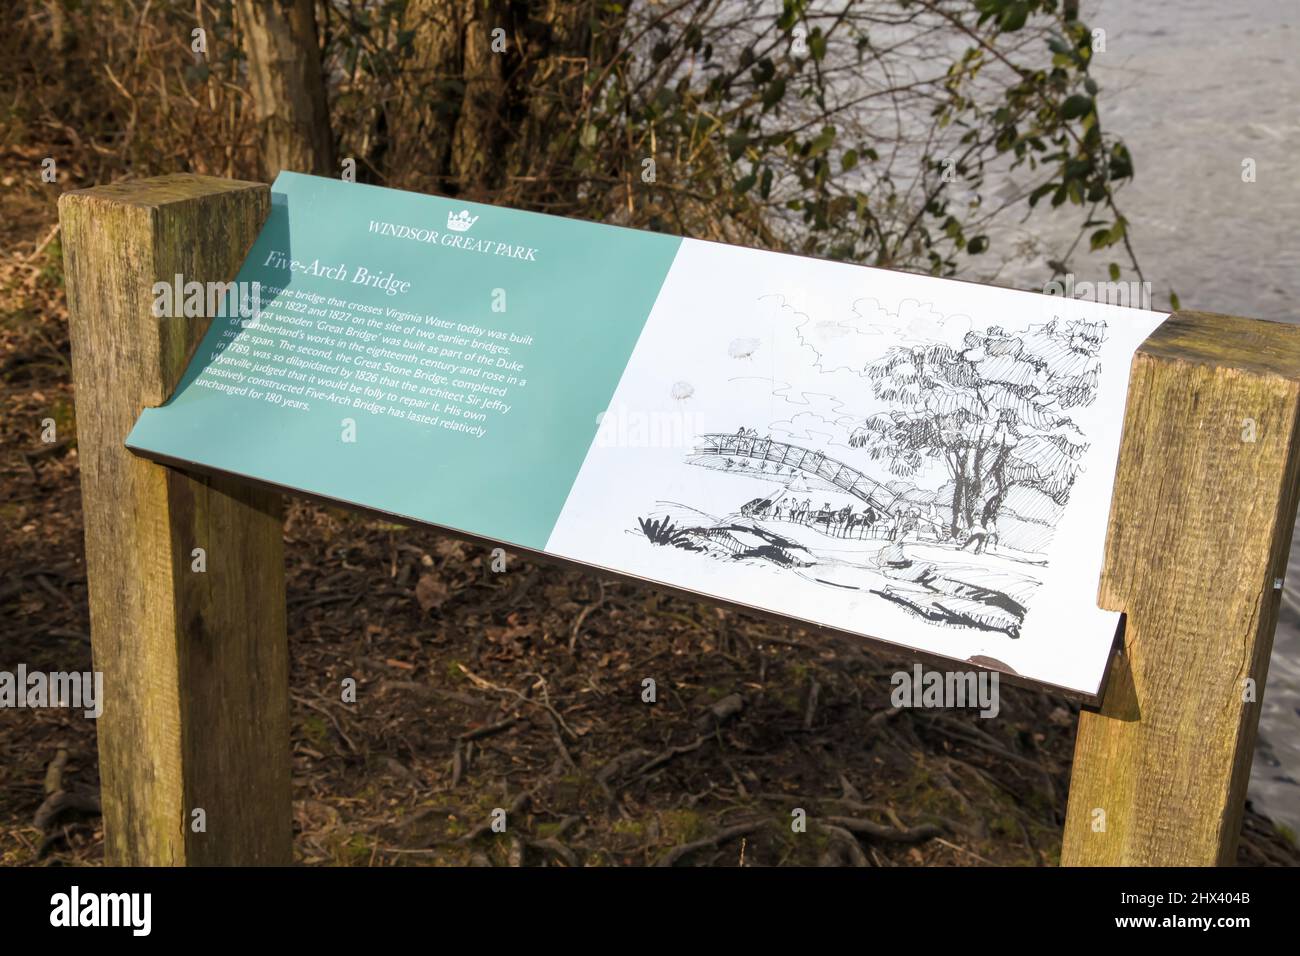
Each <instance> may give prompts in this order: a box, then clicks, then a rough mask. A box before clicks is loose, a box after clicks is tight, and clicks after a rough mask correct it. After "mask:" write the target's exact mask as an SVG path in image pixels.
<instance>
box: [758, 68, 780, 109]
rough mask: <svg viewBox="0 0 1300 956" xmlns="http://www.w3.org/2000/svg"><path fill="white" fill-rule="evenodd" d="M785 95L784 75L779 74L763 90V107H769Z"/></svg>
mask: <svg viewBox="0 0 1300 956" xmlns="http://www.w3.org/2000/svg"><path fill="white" fill-rule="evenodd" d="M783 96H785V77H783V76H779V77H777V78H776V79H775V80H773V81H772V82H771V83H769V84H767V87H766V88H765V89H764V90H763V109H765V110H766V109H771V108H772V107H773V106H775V105H776V104H777V103H779V102H781V97H783Z"/></svg>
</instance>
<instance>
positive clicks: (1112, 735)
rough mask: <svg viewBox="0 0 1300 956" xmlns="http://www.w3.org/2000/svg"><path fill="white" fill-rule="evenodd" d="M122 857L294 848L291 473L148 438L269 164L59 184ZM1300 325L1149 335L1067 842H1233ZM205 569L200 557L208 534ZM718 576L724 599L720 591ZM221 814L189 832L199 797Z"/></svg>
mask: <svg viewBox="0 0 1300 956" xmlns="http://www.w3.org/2000/svg"><path fill="white" fill-rule="evenodd" d="M59 209H60V220H61V223H62V229H63V247H64V256H65V266H66V275H67V290H68V306H69V314H70V322H71V337H72V349H73V375H74V381H75V384H76V393H77V412H78V423H79V427H78V431H79V441H78V447H79V454H80V459H81V469H82V479H81V480H82V497H83V503H84V512H85V527H86V564H87V578H88V586H89V592H90V605H91V634H92V643H93V649H94V657H95V667H96V669H97V670H101V671H103V673H104V677H105V683H106V686H107V687H108V688H110V693H111V697H110V700H109V703H108V706H106V707H105V711H104V714H103V716H102V717H101V718H100V720H99V728H98V733H99V747H100V775H101V781H102V790H103V808H104V825H105V840H106V856H107V859H108V861H109V862H110V863H114V864H123V865H132V864H180V865H189V864H214V863H226V864H287V863H290V862H291V861H292V845H291V838H292V826H291V804H290V784H289V720H288V712H289V707H288V700H289V695H288V646H287V636H286V624H285V585H284V559H283V544H282V531H281V501H280V497H279V494H278V493H277V491H276V490H273V489H269V488H267V487H263V486H256V485H253V484H251V483H246V482H239V481H235V480H233V479H231V478H228V477H222V476H217V475H212V476H202V475H198V474H195V473H192V472H183V471H180V470H178V469H176V468H170V467H164V466H161V465H159V464H156V463H154V462H150V461H146V460H144V459H141V458H139V457H136V456H134V455H132V454H131V453H130V452H129V451H127V449H126V448H125V446H124V444H123V442H124V439H125V437H126V434H127V432H128V431H129V430H130V429H131V426H132V425H133V424H134V422H135V421H136V419H137V417H138V416H139V414H140V412H141V411H142V410H143V409H144V408H147V407H154V406H158V405H161V404H162V403H163V402H164V401H166V399H167V398H168V396H169V395H170V394H171V392H172V390H173V389H174V387H175V386H176V384H177V382H178V381H179V380H180V377H181V375H182V373H183V372H184V370H185V368H186V365H187V363H188V359H189V357H190V355H191V354H192V353H193V351H194V348H195V347H196V346H197V344H198V342H199V340H200V339H201V337H202V335H203V333H204V332H205V331H206V323H205V322H201V321H200V322H194V321H184V322H180V321H176V320H174V319H168V318H157V317H155V316H154V315H153V313H152V310H151V304H152V301H153V295H152V289H153V286H154V284H155V283H156V282H159V281H170V280H171V278H172V277H173V276H174V275H175V274H177V273H180V274H183V275H185V276H186V277H187V278H190V279H194V280H197V281H200V282H206V281H220V282H224V281H229V280H230V279H231V278H232V277H233V276H234V275H235V273H236V272H237V271H238V269H239V267H240V265H241V264H242V262H243V259H244V256H245V254H246V252H247V250H248V248H249V246H251V244H252V242H253V240H254V238H255V237H256V236H257V234H258V232H259V230H260V228H261V225H262V223H263V221H264V220H265V218H266V216H267V214H268V212H269V209H270V190H269V187H268V186H266V185H265V184H261V183H249V182H237V181H231V180H224V179H215V178H211V177H203V176H195V175H189V174H177V175H172V176H163V177H157V178H154V179H147V180H141V181H137V182H131V183H122V184H114V185H110V186H102V187H97V188H94V189H88V190H80V191H76V192H70V193H66V194H64V196H63V197H62V198H61V199H60V203H59ZM1298 429H1300V328H1297V327H1292V326H1288V325H1282V324H1279V323H1271V322H1261V321H1256V320H1250V319H1242V318H1234V317H1229V316H1219V315H1209V314H1205V313H1197V312H1180V313H1177V314H1175V315H1174V316H1172V317H1171V318H1170V319H1169V320H1168V321H1166V322H1165V323H1164V324H1163V325H1162V326H1161V327H1160V328H1159V329H1158V330H1157V331H1156V332H1155V333H1154V334H1153V335H1152V336H1151V337H1150V338H1148V339H1147V341H1146V342H1145V343H1144V344H1143V345H1142V346H1141V348H1140V349H1139V350H1138V353H1137V355H1136V356H1135V358H1134V361H1133V366H1132V371H1131V376H1130V383H1129V396H1128V405H1127V412H1126V416H1125V423H1124V435H1123V439H1122V444H1121V449H1120V458H1119V467H1118V473H1117V480H1116V486H1115V494H1114V498H1113V501H1112V508H1111V515H1110V525H1109V531H1108V535H1107V546H1106V563H1105V568H1104V570H1103V574H1102V578H1101V586H1100V592H1099V603H1100V604H1101V606H1102V607H1104V608H1107V609H1109V610H1115V611H1120V612H1123V614H1124V621H1125V624H1124V627H1123V628H1122V647H1121V648H1120V650H1119V652H1118V653H1117V654H1116V655H1115V657H1114V659H1113V662H1112V667H1111V672H1110V675H1109V679H1108V682H1107V685H1106V687H1105V690H1104V695H1103V698H1102V701H1101V704H1100V706H1098V707H1096V708H1093V709H1087V710H1085V711H1084V713H1083V714H1081V716H1080V721H1079V733H1078V738H1077V742H1076V747H1075V761H1074V772H1073V780H1072V785H1071V789H1070V797H1069V807H1068V812H1067V818H1066V824H1065V833H1064V841H1063V846H1062V853H1061V860H1062V863H1064V864H1076V865H1080V864H1083V865H1088V864H1111V865H1116V864H1118V865H1130V864H1131V865H1154V864H1161V865H1177V864H1193V865H1211V864H1226V863H1230V862H1232V860H1233V859H1234V856H1235V852H1236V844H1237V839H1238V836H1239V832H1240V828H1241V815H1242V810H1243V807H1244V802H1245V793H1246V784H1247V778H1248V776H1249V769H1250V762H1251V756H1252V753H1253V748H1254V742H1255V736H1256V730H1257V726H1258V721H1259V708H1260V703H1259V701H1260V698H1261V697H1262V694H1263V688H1264V682H1265V677H1266V674H1267V670H1268V659H1269V652H1270V650H1271V647H1272V640H1273V629H1274V626H1275V625H1276V621H1277V612H1278V605H1279V600H1280V582H1281V579H1282V578H1283V576H1284V574H1285V567H1286V560H1287V554H1288V551H1289V544H1290V538H1291V531H1292V526H1293V524H1294V519H1295V515H1296V507H1297V491H1296V489H1297V480H1298V479H1300V453H1298V449H1300V433H1298ZM199 546H202V547H204V548H205V549H206V551H207V553H208V555H209V558H208V561H209V563H208V573H206V574H204V575H194V574H192V573H190V571H189V568H190V561H191V552H192V549H193V548H194V547H199ZM710 600H713V599H712V598H710ZM193 807H203V808H204V809H205V810H206V811H207V813H208V816H209V818H219V819H221V820H222V821H223V823H222V827H221V838H220V839H214V838H212V837H209V836H206V835H202V834H195V833H193V832H192V831H191V829H190V827H189V826H188V820H189V808H193Z"/></svg>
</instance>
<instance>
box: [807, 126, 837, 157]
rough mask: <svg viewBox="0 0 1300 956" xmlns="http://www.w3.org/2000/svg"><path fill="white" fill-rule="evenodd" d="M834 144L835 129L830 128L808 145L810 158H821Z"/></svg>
mask: <svg viewBox="0 0 1300 956" xmlns="http://www.w3.org/2000/svg"><path fill="white" fill-rule="evenodd" d="M834 142H835V127H834V126H828V127H826V128H825V129H824V130H822V132H821V135H820V136H818V137H817V138H816V139H815V140H813V141H812V142H811V143H809V144H808V158H809V159H812V158H813V157H815V156H820V155H821V154H822V153H824V152H826V150H828V149H830V148H831V144H833V143H834Z"/></svg>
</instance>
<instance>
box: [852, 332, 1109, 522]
mask: <svg viewBox="0 0 1300 956" xmlns="http://www.w3.org/2000/svg"><path fill="white" fill-rule="evenodd" d="M1105 330H1106V326H1105V323H1104V322H1084V321H1063V320H1061V319H1059V318H1058V319H1053V320H1052V321H1051V322H1048V323H1044V324H1040V325H1032V326H1030V327H1029V328H1027V329H1025V330H1024V331H1023V332H1020V333H1017V334H1011V333H1007V332H1005V331H1003V330H1002V329H1000V328H990V329H989V330H988V331H986V332H984V333H976V332H968V333H967V334H966V336H965V338H964V339H963V341H962V344H961V347H960V348H954V347H952V346H950V345H944V344H929V345H925V346H916V347H906V346H898V347H894V348H891V349H889V351H887V352H886V353H885V354H884V355H883V356H882V357H881V358H879V359H877V360H875V361H874V362H871V363H868V365H867V366H866V368H865V370H864V372H865V374H866V376H867V377H868V378H869V379H870V380H871V383H872V389H873V391H874V393H875V395H876V397H877V398H878V399H881V400H883V401H886V402H889V403H890V404H891V405H893V406H894V408H892V409H891V410H890V411H887V412H881V413H879V414H876V415H873V416H871V417H869V418H867V419H866V420H865V421H863V422H862V423H861V425H859V426H858V427H857V428H856V429H854V431H853V433H852V436H851V437H850V444H851V445H853V446H854V447H862V448H866V449H867V450H868V452H869V454H870V455H871V457H872V458H874V459H877V460H885V461H887V462H888V466H889V470H890V472H891V473H892V474H894V475H898V476H900V477H905V476H911V475H915V474H916V473H917V472H918V471H919V470H920V469H921V467H922V466H923V465H924V464H925V463H926V462H927V461H934V460H939V461H942V462H944V463H945V464H946V466H947V469H948V472H949V474H950V475H951V476H952V479H953V494H952V502H951V525H950V531H951V532H952V533H953V534H954V535H956V534H957V533H958V531H959V530H960V529H961V528H962V527H971V526H974V525H975V524H977V523H983V522H986V521H988V520H989V519H991V518H996V517H997V515H998V512H999V510H1000V509H1001V507H1002V504H1003V502H1004V501H1005V500H1006V497H1007V494H1008V493H1009V492H1010V491H1011V490H1012V489H1013V488H1015V487H1017V486H1026V487H1030V488H1034V489H1037V490H1038V491H1040V492H1042V493H1043V494H1045V495H1047V496H1048V497H1050V498H1051V499H1052V500H1053V501H1055V502H1056V503H1057V504H1059V505H1064V504H1065V503H1066V500H1067V499H1068V498H1069V494H1070V488H1071V486H1072V485H1073V483H1074V479H1075V477H1076V476H1077V475H1078V473H1079V470H1080V461H1081V459H1082V456H1083V453H1084V452H1085V451H1087V448H1088V442H1087V440H1086V438H1085V436H1084V435H1083V433H1082V432H1081V431H1080V430H1079V428H1078V426H1076V425H1075V423H1074V421H1073V420H1072V419H1071V418H1070V412H1071V409H1074V408H1077V407H1079V406H1083V405H1088V404H1091V402H1092V401H1093V399H1094V398H1095V397H1096V393H1097V380H1098V375H1099V372H1100V358H1099V353H1100V351H1101V343H1102V341H1103V340H1104V338H1105Z"/></svg>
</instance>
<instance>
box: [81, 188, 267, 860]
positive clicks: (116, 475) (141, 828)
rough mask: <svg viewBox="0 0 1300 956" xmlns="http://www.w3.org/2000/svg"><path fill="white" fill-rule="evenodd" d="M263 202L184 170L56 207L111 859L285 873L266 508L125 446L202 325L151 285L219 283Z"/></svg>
mask: <svg viewBox="0 0 1300 956" xmlns="http://www.w3.org/2000/svg"><path fill="white" fill-rule="evenodd" d="M269 209H270V191H269V189H268V188H267V187H266V186H265V185H263V184H259V183H246V182H232V181H229V180H221V179H212V178H208V177H202V176H192V175H174V176H163V177H159V178H157V179H148V180H142V181H139V182H132V183H124V184H117V185H111V186H101V187H97V188H95V189H88V190H82V191H78V192H71V193H67V194H65V195H64V196H63V197H62V198H61V200H60V202H59V215H60V220H61V223H62V230H63V245H64V264H65V269H66V274H67V291H68V308H69V314H70V321H71V338H72V360H73V377H74V382H75V386H76V407H77V439H78V454H79V457H80V461H81V486H82V500H83V504H84V509H85V528H86V569H87V578H88V584H89V591H90V618H91V634H92V642H93V648H94V659H95V667H96V669H98V670H101V671H103V673H104V688H105V706H104V712H103V715H102V716H101V717H100V719H99V724H98V736H99V753H100V764H99V765H100V777H101V786H102V790H103V808H104V827H105V841H106V854H107V859H108V861H109V862H110V863H114V864H124V865H130V864H216V863H230V864H236V863H238V864H254V863H257V864H261V863H266V864H279V863H289V862H291V856H292V850H291V836H292V832H291V807H290V790H289V759H290V755H289V731H288V651H287V642H286V637H285V602H284V561H283V543H282V531H281V520H280V516H281V500H280V497H279V496H278V495H275V494H271V493H268V492H265V491H257V490H253V489H251V488H247V487H243V486H241V485H239V484H237V483H235V482H234V481H230V480H225V479H202V478H195V477H189V476H187V475H184V474H182V473H180V472H178V471H173V470H170V469H167V468H164V467H161V466H159V465H156V464H154V463H152V462H148V461H145V460H143V459H140V458H137V457H135V456H134V455H132V454H130V453H129V452H128V451H127V450H126V448H125V447H124V446H123V441H124V440H125V438H126V435H127V432H128V431H129V430H130V428H131V426H132V425H133V424H134V422H135V420H136V418H137V416H138V415H139V413H140V411H141V410H142V409H144V408H146V407H148V406H156V405H160V404H162V403H163V402H164V401H165V400H166V399H167V398H168V397H169V395H170V393H171V390H172V388H173V387H174V386H175V384H176V382H177V381H178V380H179V378H180V376H181V373H182V372H183V370H184V367H185V363H186V361H187V359H188V357H189V356H190V355H191V354H192V352H193V349H194V347H195V346H196V345H197V343H198V342H199V340H200V338H201V337H202V335H203V332H204V331H205V330H206V327H207V325H208V321H209V320H207V319H193V318H155V317H154V316H153V314H152V311H151V307H152V304H153V301H154V296H153V292H152V287H153V284H154V283H155V282H158V281H166V282H171V281H172V279H173V276H175V275H176V274H178V273H179V274H180V275H182V276H183V277H184V279H185V280H186V281H189V280H197V281H200V282H206V281H229V280H230V279H232V278H233V277H234V275H235V272H236V271H237V269H238V267H239V265H240V264H241V263H242V261H243V258H244V255H245V254H246V252H247V250H248V248H249V246H250V245H251V244H252V241H253V239H254V238H255V237H256V235H257V232H258V230H259V229H260V228H261V225H262V223H263V221H264V220H265V217H266V215H267V213H268V211H269ZM195 548H203V549H205V551H206V552H207V570H206V572H205V573H199V572H196V571H193V570H191V563H192V558H191V554H192V552H193V549H195ZM196 809H202V810H203V811H204V813H205V815H206V832H195V831H194V828H193V826H192V821H193V820H194V817H193V811H194V810H196Z"/></svg>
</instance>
